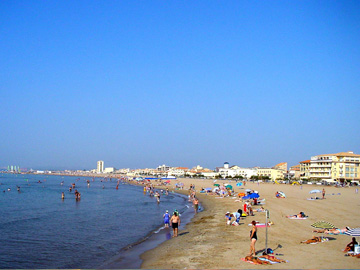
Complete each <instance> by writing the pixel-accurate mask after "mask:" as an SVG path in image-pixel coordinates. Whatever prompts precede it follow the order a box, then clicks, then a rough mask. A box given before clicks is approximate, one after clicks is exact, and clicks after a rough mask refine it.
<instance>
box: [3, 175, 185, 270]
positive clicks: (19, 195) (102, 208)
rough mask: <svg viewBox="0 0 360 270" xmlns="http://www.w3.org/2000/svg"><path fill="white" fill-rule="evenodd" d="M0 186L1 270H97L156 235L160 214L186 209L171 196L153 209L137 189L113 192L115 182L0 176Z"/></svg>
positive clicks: (178, 198)
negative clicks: (75, 192) (38, 269)
mask: <svg viewBox="0 0 360 270" xmlns="http://www.w3.org/2000/svg"><path fill="white" fill-rule="evenodd" d="M87 180H90V187H88V185H87V182H86V181H87ZM39 181H40V183H39ZM61 182H63V185H61ZM0 183H1V185H0V191H1V192H0V268H48V269H49V268H97V267H99V265H101V264H103V263H104V262H105V261H107V260H109V259H110V258H112V257H114V256H116V255H117V254H118V253H119V252H120V250H121V249H122V248H124V247H126V246H128V245H129V244H131V243H134V242H137V241H140V240H141V239H143V238H144V237H146V236H147V235H148V234H149V233H150V232H152V231H157V230H159V228H161V227H162V225H163V223H162V215H163V214H164V213H165V210H167V209H168V210H169V211H173V210H174V209H177V210H180V212H181V211H184V210H185V209H186V208H187V206H186V204H187V202H186V198H185V197H181V196H178V195H175V194H169V195H168V196H166V195H163V196H161V203H160V204H158V203H156V200H155V199H154V198H151V197H149V196H148V195H147V194H146V195H144V193H143V188H142V187H138V186H133V185H128V184H126V183H121V184H120V185H119V189H118V190H117V189H116V184H117V179H112V180H110V179H101V178H95V179H94V181H93V179H92V178H89V177H80V178H79V177H68V176H66V177H63V176H44V175H14V174H0ZM71 183H75V185H76V189H77V190H78V191H79V192H80V193H81V200H80V201H76V200H75V195H74V191H72V192H71V193H70V192H69V187H70V185H71ZM17 186H20V192H18V191H17ZM8 188H10V189H11V190H10V191H8ZM61 192H64V193H65V199H64V200H62V199H61Z"/></svg>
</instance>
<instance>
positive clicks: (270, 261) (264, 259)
mask: <svg viewBox="0 0 360 270" xmlns="http://www.w3.org/2000/svg"><path fill="white" fill-rule="evenodd" d="M275 258H276V257H275ZM259 259H260V260H262V261H267V262H269V263H271V264H274V263H280V262H274V261H272V260H271V259H266V258H259ZM276 259H279V258H276ZM285 262H287V263H288V262H289V261H288V260H285ZM285 262H284V263H285Z"/></svg>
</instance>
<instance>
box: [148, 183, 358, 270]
mask: <svg viewBox="0 0 360 270" xmlns="http://www.w3.org/2000/svg"><path fill="white" fill-rule="evenodd" d="M178 181H181V182H184V183H185V187H184V188H185V189H187V188H188V187H189V185H190V183H192V184H195V185H196V187H197V190H199V188H201V187H204V188H205V187H211V186H212V185H213V180H202V179H178ZM226 182H229V181H228V180H227V181H222V180H218V183H220V184H221V183H226ZM230 183H231V182H230ZM234 183H235V182H232V184H233V186H234V189H235V193H238V192H240V191H242V192H243V190H244V189H247V188H249V189H254V190H258V191H259V193H260V195H261V198H265V199H266V201H265V202H266V203H265V205H264V207H265V208H266V209H268V210H269V211H270V220H271V221H272V222H274V225H272V226H271V227H270V228H268V245H267V247H268V248H272V249H273V250H274V251H275V253H278V254H281V255H278V257H279V258H281V259H285V260H288V261H289V262H288V263H279V264H276V268H277V269H310V268H311V269H358V268H359V267H358V263H359V261H358V259H356V258H352V257H344V253H343V252H342V249H344V247H345V246H346V244H348V243H349V242H350V240H351V237H350V236H347V235H324V234H316V233H314V232H313V228H312V227H311V226H310V225H311V224H312V223H314V222H316V221H319V220H325V221H328V222H330V223H333V224H334V225H335V226H336V227H339V228H343V227H345V226H350V227H351V228H355V227H359V225H360V216H359V214H358V212H359V209H360V195H359V194H356V193H355V187H352V188H351V187H350V188H335V187H330V186H317V185H303V186H292V185H286V184H280V185H278V184H271V183H261V184H259V185H258V184H257V183H250V182H247V183H246V186H245V187H235V184H234ZM171 184H173V183H171ZM322 188H325V189H326V194H327V195H326V199H325V200H317V201H309V200H307V198H308V197H310V194H309V191H310V190H312V189H322ZM276 191H283V192H285V194H286V195H287V198H286V199H277V198H275V196H274V194H275V192H276ZM197 196H198V197H199V199H200V201H201V203H202V204H203V205H204V207H205V210H204V211H203V212H201V213H198V214H196V215H195V216H194V218H193V219H192V220H191V222H190V223H189V224H187V226H186V228H185V229H183V230H180V231H179V237H177V238H172V239H170V240H168V241H165V242H163V243H161V244H160V245H159V246H157V247H156V248H154V249H152V250H149V251H146V252H145V253H143V254H142V255H141V258H142V260H143V263H142V264H141V268H143V269H180V268H191V269H214V268H217V269H236V268H247V269H259V268H268V267H269V266H263V265H253V264H249V263H246V262H243V261H241V260H240V259H241V258H243V257H245V256H246V255H247V254H248V253H249V247H250V240H249V231H250V229H251V227H249V226H248V224H249V223H250V222H251V221H252V220H256V221H259V222H265V214H264V213H261V212H259V213H258V212H255V216H253V217H252V216H251V217H247V218H245V219H242V220H241V221H240V226H227V225H226V224H225V218H224V215H225V213H226V211H230V212H235V211H236V210H237V209H238V208H240V209H242V205H243V203H240V202H235V200H236V199H232V198H231V197H227V198H223V199H220V198H217V197H215V196H213V195H205V194H197ZM256 208H258V207H256V206H254V209H256ZM299 211H304V212H305V213H306V214H307V215H308V216H309V218H308V219H307V220H290V219H287V218H286V215H289V214H296V213H298V212H299ZM258 234H259V239H258V241H257V243H256V251H257V255H261V253H262V252H263V251H264V249H265V244H266V243H265V238H266V237H265V228H259V229H258ZM313 235H317V236H321V235H323V236H326V237H328V238H329V240H330V241H328V242H325V243H319V244H317V245H306V244H300V242H301V241H303V240H307V239H310V238H312V236H313ZM357 240H358V241H359V240H360V239H357ZM304 258H306V260H304Z"/></svg>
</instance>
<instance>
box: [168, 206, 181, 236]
mask: <svg viewBox="0 0 360 270" xmlns="http://www.w3.org/2000/svg"><path fill="white" fill-rule="evenodd" d="M170 224H171V227H172V228H173V231H174V235H173V237H177V236H178V230H179V226H180V217H179V216H178V213H177V212H174V215H173V216H172V217H171V219H170Z"/></svg>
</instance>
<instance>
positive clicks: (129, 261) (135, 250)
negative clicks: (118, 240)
mask: <svg viewBox="0 0 360 270" xmlns="http://www.w3.org/2000/svg"><path fill="white" fill-rule="evenodd" d="M176 193H177V195H176V196H181V197H183V198H184V201H185V202H187V197H186V196H184V194H182V193H179V192H176ZM185 205H187V204H185ZM191 209H192V208H191V206H189V207H188V208H187V209H185V210H184V211H181V210H180V213H181V217H182V221H183V223H182V224H181V225H180V227H179V230H183V229H184V228H185V226H186V225H187V224H188V223H189V222H190V221H191V219H192V218H193V216H194V212H193V211H191ZM171 235H172V229H171V228H164V227H163V226H162V227H160V228H158V229H156V230H153V231H151V232H149V234H148V235H147V236H146V237H144V238H143V239H141V240H139V241H137V242H135V243H131V244H129V245H128V246H126V247H124V248H122V249H121V250H120V252H119V254H117V255H115V256H114V257H112V258H111V259H109V260H108V261H106V262H104V263H103V264H101V265H100V266H99V267H97V269H138V268H140V267H141V264H142V262H143V260H142V259H141V255H142V254H143V253H145V252H147V251H149V250H152V249H154V248H156V247H158V246H159V245H160V244H161V243H163V242H165V241H167V240H169V239H171Z"/></svg>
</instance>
